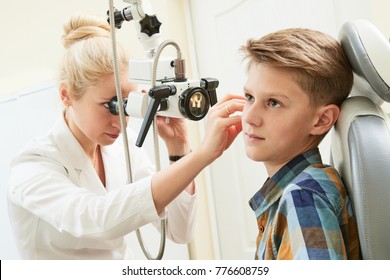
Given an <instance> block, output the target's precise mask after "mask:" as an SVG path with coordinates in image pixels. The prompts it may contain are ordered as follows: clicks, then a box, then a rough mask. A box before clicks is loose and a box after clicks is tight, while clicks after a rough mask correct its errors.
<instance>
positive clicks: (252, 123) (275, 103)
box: [242, 63, 317, 176]
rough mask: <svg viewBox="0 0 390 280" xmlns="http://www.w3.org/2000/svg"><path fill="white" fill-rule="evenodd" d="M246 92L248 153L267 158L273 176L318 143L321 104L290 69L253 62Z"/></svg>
mask: <svg viewBox="0 0 390 280" xmlns="http://www.w3.org/2000/svg"><path fill="white" fill-rule="evenodd" d="M244 94H245V97H246V99H247V100H246V102H245V106H244V110H243V112H242V127H243V135H244V141H245V150H246V154H247V156H248V157H249V158H251V159H252V160H254V161H262V162H264V164H265V166H266V168H267V170H268V173H269V175H270V176H272V175H273V174H274V173H275V172H276V171H277V170H279V169H280V168H281V167H282V166H283V165H284V164H286V163H287V162H288V161H290V160H291V159H292V158H293V157H295V156H296V155H298V154H300V153H302V152H305V151H307V150H308V149H310V148H313V147H316V146H317V140H316V138H315V137H314V136H313V135H312V134H311V130H312V128H313V126H315V125H316V122H317V119H316V116H317V108H314V107H313V106H312V105H310V102H309V96H308V95H307V94H306V93H305V92H304V91H302V89H301V88H300V87H299V86H298V84H297V83H296V82H295V80H293V78H292V76H291V75H290V74H289V73H288V72H287V71H286V70H281V69H280V68H277V67H273V66H270V65H266V64H262V63H259V64H256V63H253V64H252V66H251V67H250V69H249V73H248V78H247V81H246V83H245V86H244Z"/></svg>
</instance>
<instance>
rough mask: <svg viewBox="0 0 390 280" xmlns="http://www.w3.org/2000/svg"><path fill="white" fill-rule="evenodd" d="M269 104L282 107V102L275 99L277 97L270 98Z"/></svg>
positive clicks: (272, 106) (273, 106)
mask: <svg viewBox="0 0 390 280" xmlns="http://www.w3.org/2000/svg"><path fill="white" fill-rule="evenodd" d="M268 105H269V106H270V107H271V108H279V107H280V102H279V101H277V100H275V99H270V100H269V101H268Z"/></svg>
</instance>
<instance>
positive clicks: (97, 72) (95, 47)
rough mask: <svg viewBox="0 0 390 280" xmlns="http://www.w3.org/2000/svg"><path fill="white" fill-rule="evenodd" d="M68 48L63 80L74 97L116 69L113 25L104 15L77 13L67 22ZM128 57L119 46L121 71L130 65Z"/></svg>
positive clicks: (64, 58) (66, 38)
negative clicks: (112, 33) (112, 42)
mask: <svg viewBox="0 0 390 280" xmlns="http://www.w3.org/2000/svg"><path fill="white" fill-rule="evenodd" d="M62 43H63V45H64V47H65V49H66V50H65V54H64V57H63V62H62V66H61V69H60V80H61V81H62V82H64V83H66V85H67V87H68V90H69V92H70V94H71V96H72V97H73V98H74V99H79V98H80V97H81V96H82V95H83V93H84V92H85V91H86V89H87V88H88V87H90V86H95V85H96V84H97V83H98V82H99V81H100V80H101V78H102V77H103V76H105V75H108V74H112V73H113V72H114V70H113V69H114V65H113V58H112V44H111V39H110V26H109V24H108V22H107V20H106V19H105V18H103V17H98V16H93V15H83V14H77V15H73V16H72V17H70V19H69V20H68V21H67V22H66V23H65V25H64V34H63V35H62ZM127 62H128V56H127V54H126V53H125V51H124V50H123V49H122V48H121V47H118V64H119V69H120V71H121V72H122V71H124V70H125V69H126V68H127V65H128V64H127Z"/></svg>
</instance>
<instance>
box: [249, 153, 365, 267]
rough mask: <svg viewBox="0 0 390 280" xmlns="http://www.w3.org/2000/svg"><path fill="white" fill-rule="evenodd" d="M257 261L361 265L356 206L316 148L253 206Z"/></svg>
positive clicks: (285, 168)
mask: <svg viewBox="0 0 390 280" xmlns="http://www.w3.org/2000/svg"><path fill="white" fill-rule="evenodd" d="M249 204H250V206H251V208H252V210H253V211H254V212H255V214H256V217H257V224H258V228H259V235H258V237H257V250H256V259H267V260H269V259H360V258H361V257H360V248H359V240H358V233H357V228H356V223H355V220H354V218H353V213H352V208H351V203H350V201H349V197H348V195H347V193H346V190H345V187H344V185H343V183H342V181H341V179H340V176H339V175H338V173H337V171H336V170H335V169H334V168H333V167H331V166H327V165H324V164H323V163H322V160H321V156H320V154H319V151H318V149H317V148H315V149H312V150H309V151H307V152H305V153H303V154H301V155H299V156H297V157H295V158H294V159H292V160H291V161H290V162H288V163H287V164H286V165H285V166H283V167H282V168H281V169H280V170H279V171H278V172H277V173H276V174H275V175H274V176H272V178H268V180H267V181H266V182H265V183H264V185H263V187H262V188H261V189H260V190H259V191H258V192H257V193H256V194H255V195H254V196H253V197H252V199H251V200H250V201H249Z"/></svg>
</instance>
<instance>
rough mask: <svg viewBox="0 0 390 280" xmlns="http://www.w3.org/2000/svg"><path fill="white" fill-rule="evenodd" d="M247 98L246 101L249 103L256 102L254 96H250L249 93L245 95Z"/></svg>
mask: <svg viewBox="0 0 390 280" xmlns="http://www.w3.org/2000/svg"><path fill="white" fill-rule="evenodd" d="M245 98H246V100H247V101H249V102H252V101H254V98H253V96H252V95H250V94H248V93H245Z"/></svg>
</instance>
